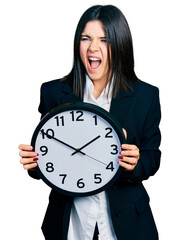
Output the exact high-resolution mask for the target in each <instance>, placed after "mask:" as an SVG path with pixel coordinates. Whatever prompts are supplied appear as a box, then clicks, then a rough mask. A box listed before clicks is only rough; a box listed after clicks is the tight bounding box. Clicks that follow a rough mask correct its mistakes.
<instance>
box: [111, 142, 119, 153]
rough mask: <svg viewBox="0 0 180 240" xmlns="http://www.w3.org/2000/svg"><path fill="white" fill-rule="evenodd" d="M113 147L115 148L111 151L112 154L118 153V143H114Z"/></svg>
mask: <svg viewBox="0 0 180 240" xmlns="http://www.w3.org/2000/svg"><path fill="white" fill-rule="evenodd" d="M111 147H112V148H113V152H111V154H113V155H116V154H118V146H117V145H116V144H112V145H111Z"/></svg>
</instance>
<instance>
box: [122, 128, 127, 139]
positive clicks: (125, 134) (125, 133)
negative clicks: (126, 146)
mask: <svg viewBox="0 0 180 240" xmlns="http://www.w3.org/2000/svg"><path fill="white" fill-rule="evenodd" d="M122 130H123V133H124V136H125V139H127V132H126V130H125V129H124V128H122Z"/></svg>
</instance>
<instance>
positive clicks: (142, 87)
mask: <svg viewBox="0 0 180 240" xmlns="http://www.w3.org/2000/svg"><path fill="white" fill-rule="evenodd" d="M132 91H133V92H134V93H135V95H136V94H137V95H141V96H146V97H148V96H152V95H154V94H158V93H159V89H158V88H157V87H156V86H153V85H151V84H149V83H146V82H143V81H141V80H140V81H138V82H135V83H133V84H132Z"/></svg>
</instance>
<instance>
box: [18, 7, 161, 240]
mask: <svg viewBox="0 0 180 240" xmlns="http://www.w3.org/2000/svg"><path fill="white" fill-rule="evenodd" d="M75 101H84V102H89V103H93V104H96V105H98V106H100V107H102V108H104V109H105V110H107V111H109V112H110V113H111V114H112V115H114V116H115V117H116V118H117V120H118V121H119V122H120V124H121V125H122V127H123V128H124V130H123V131H124V134H125V135H126V138H127V144H123V145H122V149H123V150H122V151H121V153H120V156H119V161H118V164H119V165H120V166H121V167H122V168H123V173H122V174H121V176H120V177H119V179H118V180H117V181H116V182H115V183H114V184H113V186H111V187H110V188H108V189H107V190H106V191H105V192H101V193H99V194H96V195H93V196H89V197H75V198H73V197H69V196H65V195H62V194H60V193H58V192H56V191H54V190H52V191H51V194H50V198H49V205H48V209H47V212H46V215H45V218H44V222H43V226H42V230H43V233H44V236H45V239H47V240H60V239H63V240H65V239H68V240H91V239H98V236H100V238H99V239H103V240H106V239H108V240H113V239H114V240H117V239H119V240H132V239H133V240H144V239H146V240H157V239H158V232H157V229H156V225H155V222H154V219H153V216H152V213H151V209H150V206H149V196H148V194H147V192H146V190H145V188H144V186H143V184H142V181H143V180H146V179H148V178H149V177H150V176H152V175H154V174H155V173H156V171H157V170H158V168H159V165H160V156H161V153H160V150H159V145H160V139H161V137H160V130H159V122H160V117H161V114H160V103H159V90H158V89H157V88H156V87H154V86H151V85H149V84H147V83H145V82H142V81H140V80H139V79H138V78H137V77H136V74H135V72H134V57H133V45H132V38H131V33H130V30H129V26H128V23H127V21H126V19H125V17H124V15H123V13H122V12H121V11H120V10H119V9H118V8H116V7H114V6H112V5H106V6H101V5H97V6H93V7H91V8H89V9H88V10H87V11H86V12H85V13H84V14H83V15H82V17H81V19H80V21H79V23H78V26H77V30H76V33H75V39H74V61H73V67H72V70H71V72H70V73H69V74H68V75H67V76H65V77H64V78H62V79H58V80H53V81H50V82H47V83H44V84H42V87H41V102H40V106H39V111H40V113H41V114H42V117H43V116H44V115H45V114H47V113H48V112H49V111H50V110H52V109H53V108H55V107H57V106H59V105H61V104H64V103H70V102H75ZM19 149H20V156H21V160H20V161H21V164H23V166H24V169H27V170H28V173H29V175H30V176H31V177H33V178H36V179H39V176H38V175H37V173H36V171H35V167H36V166H37V160H38V159H37V158H38V157H37V153H36V152H33V149H32V147H31V146H29V145H24V144H21V145H19Z"/></svg>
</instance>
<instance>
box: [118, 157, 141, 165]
mask: <svg viewBox="0 0 180 240" xmlns="http://www.w3.org/2000/svg"><path fill="white" fill-rule="evenodd" d="M121 161H122V162H124V163H127V164H130V165H136V164H137V158H133V157H123V158H121Z"/></svg>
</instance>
